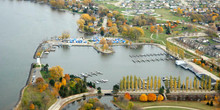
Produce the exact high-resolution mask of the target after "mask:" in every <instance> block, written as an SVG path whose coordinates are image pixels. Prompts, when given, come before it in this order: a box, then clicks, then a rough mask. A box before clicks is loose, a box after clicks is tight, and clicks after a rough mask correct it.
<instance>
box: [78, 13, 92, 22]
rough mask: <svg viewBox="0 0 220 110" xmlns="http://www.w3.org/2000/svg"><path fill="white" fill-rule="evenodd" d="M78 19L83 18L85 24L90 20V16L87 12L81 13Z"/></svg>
mask: <svg viewBox="0 0 220 110" xmlns="http://www.w3.org/2000/svg"><path fill="white" fill-rule="evenodd" d="M80 19H83V20H85V22H86V24H87V23H88V22H89V21H91V19H92V18H91V16H89V14H82V15H81V17H80Z"/></svg>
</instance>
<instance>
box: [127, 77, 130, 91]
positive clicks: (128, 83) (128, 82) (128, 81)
mask: <svg viewBox="0 0 220 110" xmlns="http://www.w3.org/2000/svg"><path fill="white" fill-rule="evenodd" d="M127 85H128V88H127V89H128V90H130V80H129V76H128V75H127Z"/></svg>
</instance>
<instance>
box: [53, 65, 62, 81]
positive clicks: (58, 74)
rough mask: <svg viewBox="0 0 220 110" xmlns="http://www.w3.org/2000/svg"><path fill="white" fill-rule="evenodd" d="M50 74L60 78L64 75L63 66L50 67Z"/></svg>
mask: <svg viewBox="0 0 220 110" xmlns="http://www.w3.org/2000/svg"><path fill="white" fill-rule="evenodd" d="M50 76H51V77H52V78H54V79H56V80H58V79H59V78H60V77H63V68H61V67H60V66H54V67H52V68H50Z"/></svg>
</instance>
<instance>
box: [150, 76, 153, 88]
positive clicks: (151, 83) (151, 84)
mask: <svg viewBox="0 0 220 110" xmlns="http://www.w3.org/2000/svg"><path fill="white" fill-rule="evenodd" d="M152 89H153V76H151V80H150V90H151V91H152Z"/></svg>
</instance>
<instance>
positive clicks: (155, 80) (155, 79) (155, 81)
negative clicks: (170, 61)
mask: <svg viewBox="0 0 220 110" xmlns="http://www.w3.org/2000/svg"><path fill="white" fill-rule="evenodd" d="M156 88H157V76H154V91H156Z"/></svg>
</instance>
